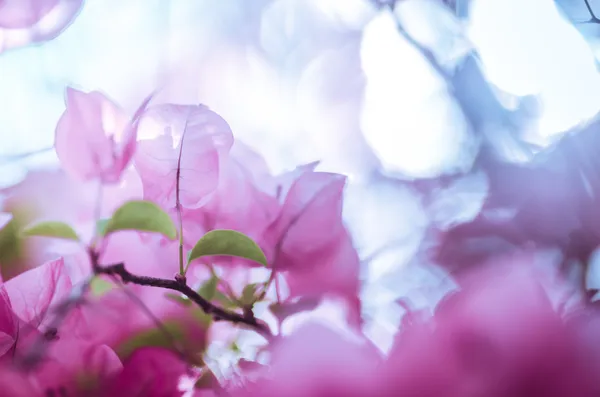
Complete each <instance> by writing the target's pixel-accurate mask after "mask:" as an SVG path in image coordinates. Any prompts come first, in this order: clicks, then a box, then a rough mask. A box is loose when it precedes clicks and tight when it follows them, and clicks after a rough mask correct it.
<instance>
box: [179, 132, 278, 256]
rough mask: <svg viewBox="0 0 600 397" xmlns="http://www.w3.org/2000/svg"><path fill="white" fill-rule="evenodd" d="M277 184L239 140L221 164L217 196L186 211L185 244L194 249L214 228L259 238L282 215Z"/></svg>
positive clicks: (258, 157) (260, 160)
mask: <svg viewBox="0 0 600 397" xmlns="http://www.w3.org/2000/svg"><path fill="white" fill-rule="evenodd" d="M275 182H276V180H275V178H274V177H273V176H272V175H271V174H270V172H269V169H268V167H267V165H266V163H265V162H264V160H263V159H262V157H260V155H258V154H257V153H255V152H254V151H252V150H251V149H250V148H248V147H247V146H245V145H244V144H242V143H240V142H239V141H236V142H235V144H234V145H233V147H232V148H231V152H230V155H229V156H226V157H224V158H223V161H221V165H220V173H219V183H218V187H217V190H216V191H215V193H214V195H213V196H212V197H211V199H210V200H209V201H208V202H207V203H206V204H205V205H204V206H203V207H201V208H199V209H197V210H187V211H184V212H183V227H184V238H185V243H186V245H188V246H190V247H192V246H193V245H194V244H195V243H196V241H198V240H199V239H200V237H202V235H203V234H204V233H206V232H207V231H210V230H213V229H233V230H237V231H239V232H242V233H245V234H246V235H248V236H250V237H251V238H254V239H260V238H261V237H262V236H263V234H264V232H265V230H266V228H267V226H268V225H270V224H271V223H272V222H273V221H274V219H275V218H276V216H277V214H278V212H279V207H280V205H279V201H278V200H277V198H276V197H275V191H276V189H275ZM242 198H243V199H242Z"/></svg>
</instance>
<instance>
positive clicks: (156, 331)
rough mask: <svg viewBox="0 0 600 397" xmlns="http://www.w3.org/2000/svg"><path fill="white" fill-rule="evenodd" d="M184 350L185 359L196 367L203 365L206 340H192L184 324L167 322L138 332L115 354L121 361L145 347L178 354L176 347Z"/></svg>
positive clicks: (117, 348) (120, 346) (122, 344)
mask: <svg viewBox="0 0 600 397" xmlns="http://www.w3.org/2000/svg"><path fill="white" fill-rule="evenodd" d="M175 344H176V345H179V346H180V347H181V348H183V350H182V352H183V353H184V354H185V358H186V359H187V360H188V361H189V362H190V363H191V364H194V365H203V362H202V359H201V355H200V354H201V353H202V352H203V351H204V349H205V348H206V340H204V339H197V338H192V336H191V335H189V334H188V333H187V332H186V331H185V329H184V326H183V324H181V323H179V322H177V321H175V320H170V321H165V322H163V323H162V327H161V328H151V329H146V330H144V331H141V332H138V333H136V334H134V335H132V336H131V337H129V338H127V339H126V340H124V341H123V342H121V343H120V344H119V345H117V347H116V349H115V352H116V353H117V355H118V356H119V358H120V359H121V360H123V361H124V360H126V359H127V358H128V357H129V356H131V354H132V353H134V352H135V351H136V350H138V349H140V348H143V347H162V348H165V349H168V350H171V351H174V352H178V348H177V346H176V345H175Z"/></svg>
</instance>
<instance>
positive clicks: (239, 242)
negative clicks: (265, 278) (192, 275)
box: [188, 230, 267, 266]
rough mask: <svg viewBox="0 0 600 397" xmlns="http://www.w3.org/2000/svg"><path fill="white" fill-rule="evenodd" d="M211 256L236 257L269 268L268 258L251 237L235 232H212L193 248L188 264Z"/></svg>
mask: <svg viewBox="0 0 600 397" xmlns="http://www.w3.org/2000/svg"><path fill="white" fill-rule="evenodd" d="M209 255H225V256H236V257H238V258H244V259H250V260H252V261H255V262H258V263H260V264H262V265H264V266H267V258H266V257H265V254H264V253H263V252H262V250H261V249H260V247H259V246H258V244H256V243H255V242H254V240H252V239H251V238H250V237H248V236H246V235H245V234H243V233H240V232H237V231H235V230H212V231H210V232H208V233H206V234H205V235H204V236H202V238H201V239H200V240H198V242H197V243H196V245H195V246H194V248H192V251H191V252H190V254H189V256H188V262H191V261H193V260H194V259H198V258H200V257H203V256H209Z"/></svg>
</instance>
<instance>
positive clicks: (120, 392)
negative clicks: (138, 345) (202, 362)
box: [106, 348, 187, 397]
mask: <svg viewBox="0 0 600 397" xmlns="http://www.w3.org/2000/svg"><path fill="white" fill-rule="evenodd" d="M186 370H187V367H186V365H185V363H184V362H183V361H181V360H180V359H179V357H177V356H176V355H175V354H173V353H172V352H170V351H168V350H165V349H160V348H142V349H139V350H137V351H136V352H135V353H134V354H133V355H132V356H131V357H130V358H129V359H127V360H126V361H125V362H124V363H123V371H122V372H121V373H120V374H119V375H118V377H117V378H116V379H115V381H114V383H113V384H112V385H111V387H110V393H108V394H106V395H110V396H115V397H130V396H147V397H176V396H182V395H183V392H182V391H180V390H179V381H180V378H181V376H183V375H185V373H186Z"/></svg>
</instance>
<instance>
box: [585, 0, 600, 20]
mask: <svg viewBox="0 0 600 397" xmlns="http://www.w3.org/2000/svg"><path fill="white" fill-rule="evenodd" d="M583 1H584V3H585V7H586V8H587V10H588V12H589V13H590V20H589V21H587V22H585V23H600V19H598V18H597V17H596V14H594V10H592V6H590V2H589V1H588V0H583Z"/></svg>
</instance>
